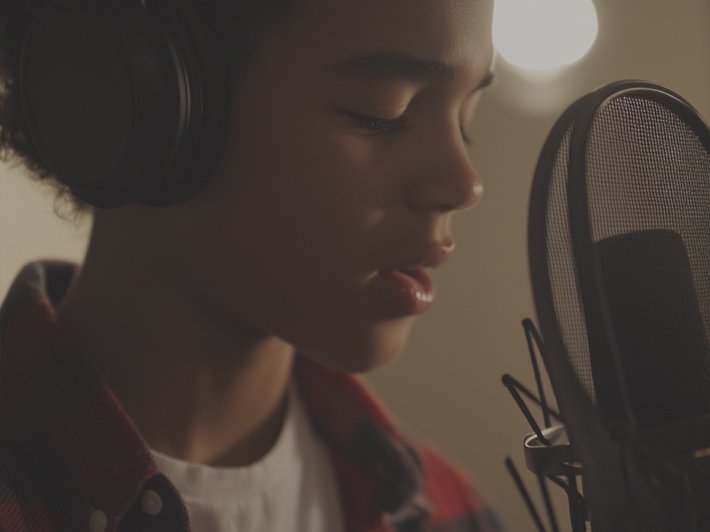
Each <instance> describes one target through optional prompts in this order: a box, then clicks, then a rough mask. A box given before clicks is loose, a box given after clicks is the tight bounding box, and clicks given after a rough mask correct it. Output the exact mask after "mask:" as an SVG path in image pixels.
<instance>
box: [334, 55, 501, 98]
mask: <svg viewBox="0 0 710 532" xmlns="http://www.w3.org/2000/svg"><path fill="white" fill-rule="evenodd" d="M326 70H328V71H330V72H334V73H337V74H351V75H355V76H362V77H376V78H381V79H385V80H392V81H411V82H415V83H418V82H446V81H451V80H452V79H454V77H455V75H456V71H455V70H454V68H453V67H452V66H451V65H449V64H448V63H444V62H442V61H436V60H433V59H425V58H421V57H416V56H411V55H406V54H398V53H379V54H373V55H366V56H358V57H351V58H349V59H346V60H345V61H342V62H340V63H336V64H334V65H330V66H328V67H327V68H326ZM493 78H494V74H493V72H492V71H489V72H488V73H487V74H486V76H485V77H484V78H483V80H482V81H481V83H479V85H478V87H476V89H481V88H483V87H487V86H488V85H490V84H491V83H492V82H493Z"/></svg>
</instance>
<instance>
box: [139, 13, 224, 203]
mask: <svg viewBox="0 0 710 532" xmlns="http://www.w3.org/2000/svg"><path fill="white" fill-rule="evenodd" d="M145 1H147V0H145ZM151 6H154V9H155V11H156V15H157V20H158V21H159V22H160V23H161V24H162V25H163V26H164V28H165V30H166V34H168V35H170V36H171V38H170V41H171V46H172V47H174V48H175V49H176V50H177V54H176V55H179V57H180V58H181V60H182V61H181V66H182V72H183V73H184V80H185V84H184V87H185V89H186V90H187V104H188V108H189V113H188V114H187V120H186V123H185V124H184V129H183V131H182V132H183V137H182V139H181V144H180V148H179V150H177V153H176V154H175V156H174V157H173V158H172V160H171V161H170V163H169V166H167V168H166V169H165V171H164V172H163V174H162V175H163V176H164V179H163V180H162V181H161V182H160V183H159V184H158V188H157V189H156V190H154V191H151V192H150V193H149V195H147V196H146V197H145V198H144V199H143V203H145V204H148V205H156V206H157V205H169V204H172V203H178V202H181V201H184V200H186V199H188V198H189V197H191V196H192V195H194V194H195V193H196V192H198V191H199V190H200V189H201V188H203V187H204V185H205V184H206V183H207V181H208V179H209V177H211V175H212V173H213V172H214V170H215V168H216V166H217V163H218V161H219V159H220V157H221V155H222V153H223V152H224V147H225V137H226V131H227V123H228V117H229V92H228V91H229V80H230V77H229V73H228V64H229V62H228V54H227V51H226V50H225V45H224V43H220V42H219V41H218V39H217V38H216V37H215V35H216V34H215V31H214V28H212V26H211V25H210V24H209V21H208V16H207V13H206V12H205V11H204V9H205V8H204V7H202V6H198V5H196V2H195V1H194V0H174V1H173V2H160V1H152V2H151Z"/></svg>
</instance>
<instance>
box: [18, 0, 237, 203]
mask: <svg viewBox="0 0 710 532" xmlns="http://www.w3.org/2000/svg"><path fill="white" fill-rule="evenodd" d="M194 1H195V0H52V1H50V2H49V3H48V4H46V5H44V6H43V7H41V8H40V9H38V10H36V15H35V16H34V17H33V20H32V23H31V25H30V27H29V29H28V32H27V35H26V37H25V40H24V43H23V46H22V52H21V58H20V75H19V91H20V99H21V105H22V109H23V112H24V117H25V121H26V123H27V127H28V130H29V132H30V135H31V137H32V141H33V143H34V145H35V147H36V149H37V151H38V152H39V155H40V156H41V157H42V159H43V160H44V162H45V163H46V165H47V166H48V167H49V169H50V170H51V171H52V173H53V174H54V175H55V176H57V178H58V179H59V180H60V181H61V182H62V183H64V184H66V185H67V186H68V187H69V188H70V189H71V191H72V193H73V194H74V195H75V196H77V197H79V198H80V199H82V200H83V201H85V202H87V203H90V204H91V205H94V206H97V207H102V208H110V207H118V206H121V205H125V204H127V203H132V202H137V203H142V204H145V205H151V206H166V205H171V204H175V203H179V202H181V201H184V200H186V199H188V198H189V197H191V196H193V195H194V194H195V193H196V192H197V191H198V190H200V189H201V188H202V186H203V185H204V184H206V182H207V178H208V177H209V176H210V175H211V174H212V172H213V171H214V169H215V167H216V165H217V162H218V160H219V157H220V155H221V154H222V152H223V149H224V142H225V134H226V125H227V115H228V112H227V111H228V97H227V88H228V74H227V60H226V55H225V51H224V50H223V47H220V46H219V45H218V42H217V39H216V38H215V36H214V31H212V30H211V29H210V27H209V24H208V22H207V16H206V14H205V13H204V12H202V11H201V10H200V9H199V8H198V6H196V5H194V4H193V2H194ZM35 3H36V2H35Z"/></svg>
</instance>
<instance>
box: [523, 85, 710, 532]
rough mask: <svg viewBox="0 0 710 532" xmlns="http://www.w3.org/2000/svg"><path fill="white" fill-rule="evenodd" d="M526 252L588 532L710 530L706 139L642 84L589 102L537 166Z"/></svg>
mask: <svg viewBox="0 0 710 532" xmlns="http://www.w3.org/2000/svg"><path fill="white" fill-rule="evenodd" d="M528 243H529V259H530V272H531V279H532V287H533V295H534V299H535V308H536V312H537V317H538V322H539V325H540V328H541V331H542V337H543V339H544V344H545V349H544V350H543V351H542V353H541V354H542V356H543V360H544V362H545V367H546V369H547V372H548V374H549V376H550V382H551V384H552V388H553V390H554V392H555V396H556V398H557V403H558V405H559V407H560V414H561V417H562V419H563V421H564V424H565V427H566V430H567V435H568V437H569V441H570V443H571V446H572V448H573V449H574V456H575V457H576V458H577V459H578V460H579V462H580V463H581V464H582V479H583V491H584V498H585V499H586V503H587V507H588V510H589V518H590V521H591V524H592V530H593V532H679V531H683V532H686V531H687V532H691V531H703V532H705V531H707V530H710V518H709V517H708V513H709V510H708V508H710V486H709V484H710V481H709V480H708V479H710V464H709V462H710V456H709V455H710V452H709V451H708V449H710V349H709V348H708V340H707V339H708V337H710V334H708V332H709V331H710V130H708V127H707V126H706V125H705V124H704V122H703V121H702V119H701V118H700V116H699V115H698V114H697V112H696V111H695V110H694V109H693V108H692V107H691V106H690V105H689V104H688V103H687V102H686V101H685V100H684V99H683V98H681V97H680V96H679V95H677V94H675V93H673V92H671V91H669V90H668V89H665V88H663V87H660V86H658V85H654V84H651V83H647V82H641V81H621V82H616V83H612V84H610V85H607V86H605V87H602V88H600V89H598V90H596V91H594V92H592V93H590V94H588V95H586V96H584V97H582V98H580V99H579V100H577V101H576V102H575V103H574V104H572V105H571V106H570V107H569V108H568V109H567V111H565V113H564V114H563V115H562V116H561V117H560V119H559V120H558V121H557V123H556V124H555V126H554V128H553V129H552V131H551V133H550V135H549V136H548V138H547V141H546V143H545V145H544V148H543V151H542V153H541V156H540V159H539V162H538V166H537V169H536V172H535V178H534V182H533V187H532V192H531V199H530V212H529V226H528Z"/></svg>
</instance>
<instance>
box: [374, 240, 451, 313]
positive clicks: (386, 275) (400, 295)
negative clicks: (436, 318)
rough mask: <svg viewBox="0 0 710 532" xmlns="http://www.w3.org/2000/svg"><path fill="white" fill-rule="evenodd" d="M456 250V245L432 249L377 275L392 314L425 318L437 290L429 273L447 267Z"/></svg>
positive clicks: (432, 247) (437, 246)
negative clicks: (417, 315) (427, 270)
mask: <svg viewBox="0 0 710 532" xmlns="http://www.w3.org/2000/svg"><path fill="white" fill-rule="evenodd" d="M452 250H453V244H452V245H450V246H447V247H444V246H440V245H436V246H430V247H429V248H427V249H426V251H425V252H423V253H419V254H418V255H416V256H415V257H414V258H413V259H411V260H405V261H401V262H400V263H399V264H400V265H398V266H395V267H394V268H388V269H383V270H379V271H378V272H377V278H378V281H379V283H378V286H379V287H380V289H381V290H380V291H381V293H382V294H383V297H384V301H385V304H386V305H387V307H388V308H389V309H390V310H391V312H393V313H395V314H398V315H402V316H404V315H413V314H421V313H422V312H424V311H426V310H427V309H428V308H429V307H430V306H431V304H432V303H433V302H434V296H435V294H436V290H435V286H434V283H433V282H432V280H431V278H430V277H429V275H428V273H427V272H426V270H425V269H426V268H437V267H439V266H441V265H442V264H444V263H445V262H446V261H447V260H448V259H449V257H450V255H451V251H452Z"/></svg>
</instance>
